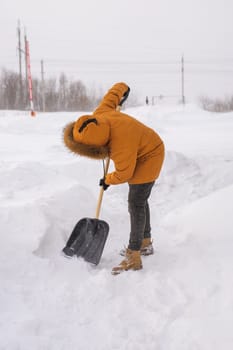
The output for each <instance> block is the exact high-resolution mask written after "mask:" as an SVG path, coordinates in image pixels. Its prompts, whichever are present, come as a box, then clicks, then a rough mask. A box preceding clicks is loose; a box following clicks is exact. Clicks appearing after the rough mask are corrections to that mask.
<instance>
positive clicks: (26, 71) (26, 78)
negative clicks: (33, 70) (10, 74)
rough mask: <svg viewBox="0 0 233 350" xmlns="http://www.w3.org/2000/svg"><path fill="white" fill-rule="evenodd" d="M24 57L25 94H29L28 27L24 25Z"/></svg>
mask: <svg viewBox="0 0 233 350" xmlns="http://www.w3.org/2000/svg"><path fill="white" fill-rule="evenodd" d="M24 59H25V88H26V92H25V96H27V95H28V70H27V34H26V28H25V27H24ZM26 101H27V98H26ZM26 101H25V102H26ZM26 103H27V102H26Z"/></svg>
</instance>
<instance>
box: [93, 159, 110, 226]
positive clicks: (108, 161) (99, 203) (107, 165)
mask: <svg viewBox="0 0 233 350" xmlns="http://www.w3.org/2000/svg"><path fill="white" fill-rule="evenodd" d="M109 164H110V158H107V159H106V164H105V167H104V174H107V172H108V168H109ZM103 194H104V188H103V186H101V189H100V194H99V199H98V203H97V207H96V212H95V218H96V219H99V215H100V207H101V203H102V199H103Z"/></svg>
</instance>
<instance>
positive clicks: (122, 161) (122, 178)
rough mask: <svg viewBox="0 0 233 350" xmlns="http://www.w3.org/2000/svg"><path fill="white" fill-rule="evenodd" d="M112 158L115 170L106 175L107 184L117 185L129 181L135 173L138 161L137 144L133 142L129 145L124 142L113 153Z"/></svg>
mask: <svg viewBox="0 0 233 350" xmlns="http://www.w3.org/2000/svg"><path fill="white" fill-rule="evenodd" d="M132 146H133V147H132ZM110 158H111V159H112V160H113V162H114V165H115V171H113V172H112V173H109V174H107V175H106V178H105V182H106V184H108V185H117V184H121V183H125V182H128V180H130V179H131V178H132V176H133V174H134V171H135V167H136V163H137V145H136V144H134V145H132V144H131V146H130V147H128V145H126V144H125V142H123V143H122V145H121V147H120V148H119V147H118V149H117V150H116V151H113V152H112V153H111V155H110Z"/></svg>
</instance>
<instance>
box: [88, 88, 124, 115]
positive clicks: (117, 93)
mask: <svg viewBox="0 0 233 350" xmlns="http://www.w3.org/2000/svg"><path fill="white" fill-rule="evenodd" d="M126 91H128V86H127V85H126V84H125V83H117V84H115V85H113V86H112V87H111V89H110V90H108V92H107V93H106V95H105V96H104V97H103V99H102V101H101V102H100V104H99V105H98V107H97V108H96V110H95V111H94V113H98V112H102V111H107V110H115V109H116V108H117V106H118V105H119V103H120V101H121V98H122V97H123V95H124V94H125V92H126Z"/></svg>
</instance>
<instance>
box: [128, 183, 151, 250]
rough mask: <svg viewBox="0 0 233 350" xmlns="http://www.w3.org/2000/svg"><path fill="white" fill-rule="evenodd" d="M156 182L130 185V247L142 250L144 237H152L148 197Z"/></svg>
mask: <svg viewBox="0 0 233 350" xmlns="http://www.w3.org/2000/svg"><path fill="white" fill-rule="evenodd" d="M153 185H154V182H149V183H145V184H139V185H129V195H128V208H129V214H130V225H131V231H130V239H129V246H128V248H129V249H132V250H140V248H141V244H142V240H143V238H150V237H151V227H150V208H149V204H148V198H149V196H150V193H151V190H152V187H153Z"/></svg>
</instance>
